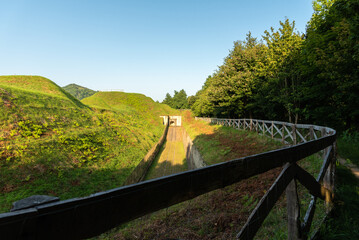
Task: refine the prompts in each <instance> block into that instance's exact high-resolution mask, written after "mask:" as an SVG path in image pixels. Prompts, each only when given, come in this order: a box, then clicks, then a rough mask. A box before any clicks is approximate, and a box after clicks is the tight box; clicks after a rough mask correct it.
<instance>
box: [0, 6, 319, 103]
mask: <svg viewBox="0 0 359 240" xmlns="http://www.w3.org/2000/svg"><path fill="white" fill-rule="evenodd" d="M311 3H312V0H301V1H298V0H271V1H268V0H253V1H248V0H246V1H242V0H237V1H228V0H216V1H211V0H208V1H200V0H197V1H196V0H192V1H187V0H183V1H171V0H167V1H164V0H163V1H156V0H154V1H150V0H148V1H130V0H128V1H122V0H117V1H115V0H98V1H93V0H62V1H48V0H46V1H39V0H31V1H30V0H23V1H18V0H11V1H10V0H8V1H3V0H0V34H1V35H0V36H1V37H0V75H13V74H16V75H40V76H44V77H47V78H49V79H51V80H52V81H54V82H55V83H57V84H58V85H60V86H65V85H67V84H70V83H76V84H79V85H82V86H85V87H88V88H91V89H94V90H109V89H122V90H124V91H125V92H137V93H143V94H145V95H147V96H149V97H151V98H153V99H154V100H159V101H162V100H163V98H164V97H165V95H166V93H167V92H169V93H170V94H171V95H173V91H174V90H181V89H185V91H186V92H187V94H188V95H193V94H195V93H196V92H197V91H198V90H199V89H201V87H202V85H203V83H204V81H205V80H206V78H207V76H208V75H211V74H212V73H213V72H214V71H215V70H216V69H217V67H218V66H219V65H221V64H222V63H223V59H224V58H225V57H226V56H227V55H228V52H229V50H230V49H231V48H232V47H233V42H234V41H236V40H244V39H245V36H246V34H247V33H248V31H251V32H252V35H253V36H255V37H258V38H260V37H261V35H263V32H264V30H269V28H270V27H274V28H278V26H279V21H284V20H285V18H286V17H287V18H289V20H291V21H293V20H294V21H295V22H296V28H297V30H298V31H300V32H305V26H306V23H307V22H308V21H309V19H310V16H311V14H312V12H313V11H312V6H311Z"/></svg>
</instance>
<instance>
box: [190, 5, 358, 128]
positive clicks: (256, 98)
mask: <svg viewBox="0 0 359 240" xmlns="http://www.w3.org/2000/svg"><path fill="white" fill-rule="evenodd" d="M313 6H314V11H315V12H314V14H313V16H312V18H311V20H310V21H309V23H308V26H307V31H306V33H305V34H301V33H298V32H296V30H295V24H294V22H291V21H289V20H288V19H286V20H285V21H283V22H280V27H279V29H278V30H274V29H273V28H271V29H270V31H265V33H264V36H263V38H262V39H260V40H258V39H256V38H254V37H253V36H252V35H251V34H250V33H249V34H248V35H247V38H246V39H245V40H244V41H237V42H235V43H234V47H233V49H232V50H231V51H230V53H229V55H228V56H227V57H226V58H225V60H224V63H223V65H221V66H220V67H219V68H218V70H217V71H216V72H215V73H213V74H212V75H211V76H209V77H208V78H207V80H206V82H205V83H204V85H203V87H202V89H201V90H200V91H198V92H197V94H196V96H194V98H195V102H194V104H193V105H192V110H193V111H194V113H195V114H196V115H198V116H215V117H231V118H233V117H235V118H238V117H253V118H261V119H277V120H286V121H290V122H294V123H296V122H302V123H305V122H308V123H314V124H320V125H327V126H331V127H334V128H336V129H338V130H344V129H351V130H354V129H358V128H359V110H358V108H357V106H359V81H358V77H359V75H358V74H359V67H358V66H359V65H358V63H359V58H358V56H359V48H358V42H359V28H358V26H359V20H358V19H359V10H358V9H359V1H358V0H336V1H334V0H331V1H327V0H318V1H315V2H314V3H313Z"/></svg>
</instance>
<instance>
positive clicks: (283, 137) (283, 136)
mask: <svg viewBox="0 0 359 240" xmlns="http://www.w3.org/2000/svg"><path fill="white" fill-rule="evenodd" d="M284 140H285V124H284V123H283V125H282V143H284Z"/></svg>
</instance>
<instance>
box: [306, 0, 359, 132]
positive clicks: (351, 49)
mask: <svg viewBox="0 0 359 240" xmlns="http://www.w3.org/2000/svg"><path fill="white" fill-rule="evenodd" d="M313 6H314V10H315V13H314V14H313V17H312V19H311V20H310V22H309V25H308V27H307V37H306V40H305V44H304V48H303V56H302V57H303V60H302V65H301V71H302V72H303V74H304V79H305V81H304V83H303V85H304V87H305V89H306V90H307V91H306V94H305V96H304V97H305V103H306V113H307V115H306V117H307V119H309V120H311V121H313V122H315V123H318V124H325V125H329V126H333V127H335V128H337V129H350V128H356V129H358V128H359V110H358V107H357V106H359V81H358V79H359V64H358V63H359V47H358V43H359V28H358V26H359V1H358V0H337V1H323V0H322V1H315V2H314V3H313ZM318 6H319V7H318Z"/></svg>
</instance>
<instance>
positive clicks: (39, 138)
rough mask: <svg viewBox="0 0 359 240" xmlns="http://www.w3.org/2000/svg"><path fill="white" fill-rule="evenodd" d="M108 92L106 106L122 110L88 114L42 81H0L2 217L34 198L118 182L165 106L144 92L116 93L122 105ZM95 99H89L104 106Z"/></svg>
mask: <svg viewBox="0 0 359 240" xmlns="http://www.w3.org/2000/svg"><path fill="white" fill-rule="evenodd" d="M113 94H115V93H111V99H112V101H110V102H109V103H108V104H109V105H108V106H110V108H111V104H113V105H114V106H121V107H117V108H116V109H115V108H111V109H112V110H110V109H99V108H96V109H94V110H92V109H91V108H90V107H88V106H87V105H85V104H83V103H81V102H80V101H78V100H77V99H75V98H74V97H72V96H71V95H70V94H68V93H67V92H65V91H64V90H63V89H61V88H60V87H59V86H57V85H56V84H54V83H53V82H51V81H50V80H48V79H46V78H42V77H37V76H1V77H0V108H1V109H0V127H1V129H2V131H1V132H0V169H1V175H0V212H3V211H8V210H9V209H10V207H11V203H12V202H13V201H16V200H19V199H22V198H25V197H28V196H31V195H34V194H45V195H55V196H59V197H60V198H61V199H66V198H72V197H78V196H85V195H89V194H91V193H94V192H97V191H102V190H106V189H110V188H114V187H118V186H120V185H121V184H122V183H123V182H124V180H125V179H126V177H127V176H128V175H129V173H130V172H131V171H132V170H133V169H134V167H135V166H136V165H137V164H138V162H139V161H140V160H141V159H142V158H143V156H144V155H145V154H146V153H147V151H148V150H149V149H150V148H151V147H152V145H153V144H154V143H155V142H156V141H158V139H159V137H160V136H161V134H162V131H163V128H164V126H163V125H162V122H161V119H160V118H159V117H158V116H159V115H161V114H164V113H166V112H168V111H171V109H170V108H168V107H167V106H165V105H162V104H158V103H155V102H153V101H152V100H151V99H149V98H146V97H144V96H143V95H133V94H129V96H127V94H125V93H120V94H121V96H122V97H126V96H127V97H128V101H126V102H122V103H119V102H120V101H121V98H115V96H113ZM99 95H100V96H101V97H99V96H97V97H98V98H97V100H94V99H92V100H91V99H90V100H88V102H91V101H92V102H93V103H96V101H100V102H101V101H102V102H106V100H107V98H106V93H100V94H99ZM115 95H116V94H115ZM113 98H115V100H113ZM143 100H145V101H146V103H144V104H143V105H144V107H143V106H142V105H141V101H143ZM131 101H132V102H133V103H131ZM134 103H138V104H137V105H136V104H134ZM126 104H129V105H131V106H126ZM145 107H148V108H150V109H152V110H153V113H151V112H150V111H146V110H145V109H144V108H145Z"/></svg>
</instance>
